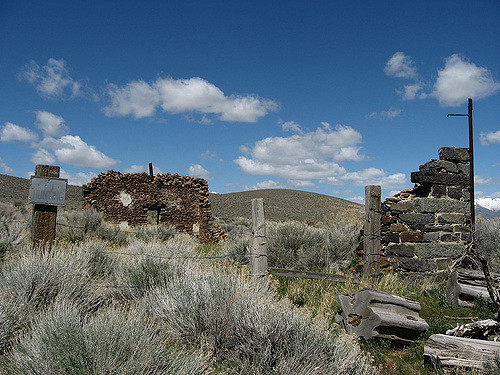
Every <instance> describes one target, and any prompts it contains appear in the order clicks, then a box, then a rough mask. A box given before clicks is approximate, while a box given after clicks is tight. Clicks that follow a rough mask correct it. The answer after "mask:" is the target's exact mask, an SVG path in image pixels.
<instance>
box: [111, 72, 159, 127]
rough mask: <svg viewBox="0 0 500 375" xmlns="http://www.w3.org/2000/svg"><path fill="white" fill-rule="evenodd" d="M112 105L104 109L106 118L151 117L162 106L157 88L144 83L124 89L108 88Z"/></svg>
mask: <svg viewBox="0 0 500 375" xmlns="http://www.w3.org/2000/svg"><path fill="white" fill-rule="evenodd" d="M108 95H109V97H110V99H111V105H110V106H108V107H106V108H104V113H105V114H106V116H110V117H111V116H127V115H132V116H134V117H135V118H142V117H150V116H153V115H154V113H155V112H156V107H157V106H158V105H159V104H160V94H159V92H158V90H157V89H156V88H153V87H151V86H150V85H149V84H148V83H146V82H144V81H133V82H130V83H128V84H126V85H125V86H123V87H121V88H120V87H118V86H117V85H109V86H108Z"/></svg>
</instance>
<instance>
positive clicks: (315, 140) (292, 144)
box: [234, 123, 407, 188]
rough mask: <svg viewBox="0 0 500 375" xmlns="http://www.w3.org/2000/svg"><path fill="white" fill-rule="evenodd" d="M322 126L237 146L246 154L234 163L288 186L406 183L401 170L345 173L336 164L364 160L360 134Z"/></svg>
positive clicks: (369, 170)
mask: <svg viewBox="0 0 500 375" xmlns="http://www.w3.org/2000/svg"><path fill="white" fill-rule="evenodd" d="M322 125H323V127H320V128H317V129H316V130H315V131H311V132H307V133H303V134H294V135H291V136H289V137H269V138H265V139H263V140H260V141H257V142H256V143H255V144H254V145H253V147H252V148H248V147H243V148H241V147H240V151H245V153H247V154H248V156H240V157H238V158H237V159H236V160H234V162H235V163H236V164H237V165H238V166H239V167H240V169H241V170H242V171H243V172H245V173H248V174H252V175H261V176H262V175H263V176H273V177H276V178H283V179H287V180H289V183H288V185H289V186H290V185H293V184H295V186H300V184H302V185H301V186H312V185H311V184H313V182H312V181H311V180H319V182H321V183H328V184H332V185H345V184H348V183H350V184H354V185H356V186H363V185H368V184H382V185H383V186H384V187H385V188H389V187H399V186H404V185H405V184H406V182H407V181H406V176H405V175H404V174H403V173H396V174H393V175H387V173H386V172H384V171H383V170H381V169H375V168H368V169H365V170H362V171H358V172H347V171H346V169H345V168H344V167H343V166H341V165H339V164H338V163H339V162H342V161H347V160H348V161H360V160H363V158H364V156H363V155H360V154H359V151H360V147H359V146H357V145H358V144H359V143H361V134H360V133H359V132H357V131H356V130H354V129H353V128H351V127H349V126H342V125H338V126H336V127H335V129H334V130H332V129H331V128H330V126H329V124H327V123H325V124H322ZM298 181H304V182H302V183H299V182H298Z"/></svg>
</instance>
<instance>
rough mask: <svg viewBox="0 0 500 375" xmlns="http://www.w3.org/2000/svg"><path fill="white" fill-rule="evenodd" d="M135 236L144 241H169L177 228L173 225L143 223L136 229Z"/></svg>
mask: <svg viewBox="0 0 500 375" xmlns="http://www.w3.org/2000/svg"><path fill="white" fill-rule="evenodd" d="M134 233H135V237H136V238H138V239H140V240H142V241H152V240H159V241H167V240H168V239H170V238H172V237H173V236H174V235H175V233H176V229H175V227H174V226H173V225H168V224H166V225H141V226H140V227H138V228H137V229H135V231H134Z"/></svg>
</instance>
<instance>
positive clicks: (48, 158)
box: [31, 148, 56, 165]
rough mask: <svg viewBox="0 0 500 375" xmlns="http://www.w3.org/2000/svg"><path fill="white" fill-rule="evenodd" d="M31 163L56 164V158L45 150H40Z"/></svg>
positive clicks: (33, 156)
mask: <svg viewBox="0 0 500 375" xmlns="http://www.w3.org/2000/svg"><path fill="white" fill-rule="evenodd" d="M31 161H32V162H33V163H35V164H46V165H47V164H48V165H52V164H55V162H56V158H55V156H54V155H52V154H51V153H50V152H48V151H47V150H46V149H44V148H39V149H38V150H37V151H36V152H35V153H34V154H33V155H32V156H31Z"/></svg>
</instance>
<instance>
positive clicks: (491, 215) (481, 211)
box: [476, 203, 500, 219]
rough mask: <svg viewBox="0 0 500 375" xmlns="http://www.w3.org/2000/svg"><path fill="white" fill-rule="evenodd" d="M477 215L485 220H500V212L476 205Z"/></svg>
mask: <svg viewBox="0 0 500 375" xmlns="http://www.w3.org/2000/svg"><path fill="white" fill-rule="evenodd" d="M476 215H477V216H481V217H482V218H483V219H498V218H500V211H492V210H488V209H487V208H486V207H483V206H481V205H479V204H477V203H476Z"/></svg>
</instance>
